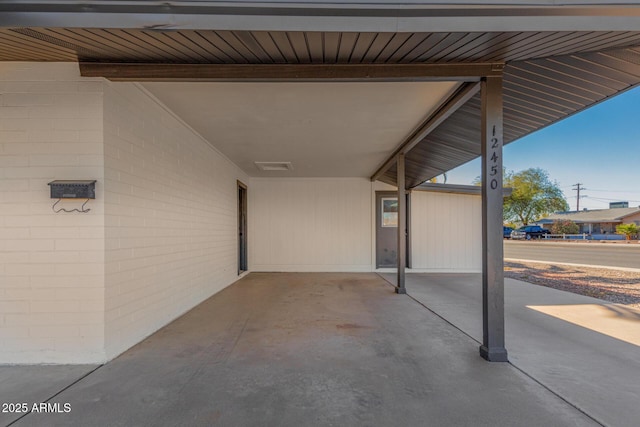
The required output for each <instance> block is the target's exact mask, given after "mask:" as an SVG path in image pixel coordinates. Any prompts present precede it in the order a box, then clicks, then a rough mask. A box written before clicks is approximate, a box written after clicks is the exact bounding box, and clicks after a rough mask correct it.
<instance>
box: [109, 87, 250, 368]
mask: <svg viewBox="0 0 640 427" xmlns="http://www.w3.org/2000/svg"><path fill="white" fill-rule="evenodd" d="M104 123H105V133H104V152H105V239H106V242H105V243H106V258H105V268H106V276H105V304H106V318H105V334H106V335H105V340H106V350H107V357H108V358H112V357H114V356H116V355H118V354H119V353H121V352H122V351H124V350H126V349H127V348H129V347H130V346H132V345H134V344H136V343H137V342H139V341H140V340H141V339H143V338H144V337H146V336H147V335H149V334H151V333H152V332H154V331H156V330H157V329H158V328H159V327H160V326H163V325H165V324H167V323H168V322H170V321H171V320H173V319H175V318H176V317H178V316H179V315H181V314H182V313H184V312H186V311H187V310H189V309H191V308H192V307H194V306H195V305H197V304H198V303H200V302H201V301H203V300H204V299H206V298H208V297H209V296H211V295H213V294H214V293H216V292H218V291H219V290H221V289H223V288H224V287H226V286H227V285H229V284H230V283H232V282H234V281H235V280H236V279H237V277H238V276H237V269H238V264H237V262H238V261H237V260H238V255H237V242H238V234H237V233H238V231H237V230H238V228H237V203H238V192H237V180H240V181H242V182H244V183H245V184H249V179H248V177H247V176H246V175H245V174H244V173H242V172H241V171H240V169H239V168H238V167H236V166H235V165H234V164H233V163H231V162H230V161H229V160H228V159H227V158H226V157H224V156H222V155H221V154H220V153H219V152H217V151H216V150H214V149H213V148H212V147H211V145H210V144H209V143H208V142H207V141H205V140H204V139H203V138H202V137H201V136H199V135H198V134H197V133H195V132H194V131H193V130H192V129H191V128H189V127H188V126H187V125H186V124H185V123H183V122H182V121H181V119H179V118H178V117H176V116H175V115H173V114H172V113H171V112H170V111H169V110H167V109H165V108H164V107H163V105H162V104H161V103H159V101H156V100H155V99H154V98H153V97H152V96H151V95H150V94H148V93H147V92H146V91H145V90H144V89H143V88H142V87H141V86H139V85H136V84H132V83H110V82H105V93H104ZM252 191H253V188H252V187H251V186H249V193H251V192H252Z"/></svg>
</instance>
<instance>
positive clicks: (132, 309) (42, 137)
mask: <svg viewBox="0 0 640 427" xmlns="http://www.w3.org/2000/svg"><path fill="white" fill-rule="evenodd" d="M55 179H96V180H97V181H98V182H97V184H96V199H95V200H91V201H90V202H89V203H88V204H87V207H88V208H90V209H91V211H90V212H88V213H77V212H76V213H63V212H60V213H57V214H56V213H54V212H53V211H52V210H51V206H52V204H53V202H54V201H55V200H52V199H50V197H49V187H48V186H47V183H48V182H50V181H52V180H55ZM237 179H240V180H242V181H244V182H245V183H246V182H248V177H247V176H246V175H244V174H243V173H242V172H241V171H240V170H239V169H238V168H237V167H236V166H235V165H233V164H232V163H231V162H230V161H229V160H228V159H226V158H225V157H224V156H222V155H221V154H220V153H219V152H217V151H216V150H215V149H213V148H212V147H211V146H210V145H209V144H208V143H207V141H205V140H204V139H202V138H201V137H200V136H199V135H198V134H197V133H195V132H194V131H193V130H191V129H190V128H189V127H188V126H187V125H186V124H184V123H183V122H182V121H181V120H180V119H179V118H177V117H175V116H174V115H173V114H172V113H171V112H170V111H168V110H166V109H165V108H164V107H163V106H162V105H161V104H160V103H159V102H157V101H156V100H155V99H154V98H153V97H152V96H151V95H149V94H147V93H146V92H145V91H144V90H143V89H142V88H141V87H140V86H138V85H135V84H124V83H123V84H114V83H110V82H108V81H106V80H103V79H85V78H81V77H80V76H79V72H78V66H77V64H68V63H57V64H56V63H51V64H43V63H0V363H101V362H104V361H106V360H109V359H111V358H113V357H115V356H117V355H118V354H119V353H121V352H122V351H124V350H126V349H127V348H129V347H130V346H132V345H134V344H136V343H137V342H139V341H140V340H141V339H143V338H144V337H146V336H147V335H149V334H151V333H153V332H154V331H156V330H158V329H159V328H161V327H162V326H164V325H165V324H167V323H168V322H170V321H171V320H173V319H175V318H176V317H178V316H179V315H181V314H182V313H184V312H185V311H187V310H189V309H190V308H192V307H194V306H195V305H197V304H198V303H200V302H201V301H203V300H204V299H206V298H207V297H209V296H211V295H212V294H214V293H216V292H217V291H219V290H220V289H222V288H224V287H225V286H227V285H229V284H231V283H233V282H234V281H235V280H236V279H237V247H236V242H237V210H236V209H237V190H236V180H237ZM250 191H251V189H250ZM61 205H62V207H65V208H67V209H72V208H75V207H79V206H80V205H81V202H80V203H78V202H76V201H66V200H65V201H62V202H61Z"/></svg>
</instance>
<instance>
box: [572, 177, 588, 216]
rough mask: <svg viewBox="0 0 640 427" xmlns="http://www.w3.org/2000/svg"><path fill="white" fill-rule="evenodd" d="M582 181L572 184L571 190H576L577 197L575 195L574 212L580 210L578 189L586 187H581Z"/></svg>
mask: <svg viewBox="0 0 640 427" xmlns="http://www.w3.org/2000/svg"><path fill="white" fill-rule="evenodd" d="M582 185H583V184H582V183H580V182H579V183H577V184H573V191H577V192H578V197H576V212H580V190H586V188H584V187H582Z"/></svg>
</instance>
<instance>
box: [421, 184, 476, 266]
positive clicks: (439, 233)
mask: <svg viewBox="0 0 640 427" xmlns="http://www.w3.org/2000/svg"><path fill="white" fill-rule="evenodd" d="M411 203H412V209H411V233H412V237H411V250H412V268H413V269H414V270H418V271H423V270H424V271H434V272H480V271H481V269H482V260H481V255H482V228H481V227H482V216H481V215H482V211H481V208H482V199H481V197H480V196H477V195H466V194H455V193H437V192H426V191H414V192H413V193H412V195H411Z"/></svg>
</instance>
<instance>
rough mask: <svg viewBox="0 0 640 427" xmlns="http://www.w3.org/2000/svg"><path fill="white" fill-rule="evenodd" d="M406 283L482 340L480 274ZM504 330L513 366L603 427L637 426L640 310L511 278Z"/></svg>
mask: <svg viewBox="0 0 640 427" xmlns="http://www.w3.org/2000/svg"><path fill="white" fill-rule="evenodd" d="M385 278H387V279H388V280H389V281H391V282H393V281H395V276H394V275H385ZM406 283H407V292H408V294H409V295H410V296H411V297H413V298H415V299H416V300H417V301H420V302H421V303H423V304H424V305H425V306H427V307H428V308H429V309H430V310H432V311H433V312H434V313H437V314H438V315H439V316H442V317H443V318H444V319H446V320H447V321H449V322H451V324H453V325H455V326H456V327H457V328H459V329H460V330H461V331H464V333H466V334H468V335H469V336H470V337H472V338H473V339H475V340H476V341H478V342H480V341H481V340H482V305H481V301H482V278H481V276H480V275H479V274H409V275H407V279H406ZM505 332H506V347H507V351H508V352H509V360H510V362H511V363H512V364H513V365H514V366H515V367H517V368H518V369H520V370H522V371H523V372H524V373H526V374H527V375H529V376H531V377H532V378H534V379H535V380H536V381H538V382H540V383H541V384H542V385H544V386H545V387H547V388H548V389H549V390H551V391H553V392H554V393H556V394H557V395H558V396H561V397H562V398H563V399H565V400H566V401H568V402H570V403H571V404H572V405H574V406H575V407H576V408H580V409H581V410H582V411H584V412H585V413H587V414H589V415H590V416H591V417H593V418H594V419H596V420H597V421H598V422H600V423H601V424H602V425H607V426H620V427H624V426H629V427H637V426H638V425H640V422H639V420H640V405H639V404H638V403H639V402H640V310H635V309H633V308H629V307H626V306H623V305H619V304H612V303H608V302H607V301H603V300H599V299H595V298H590V297H585V296H582V295H576V294H573V293H569V292H563V291H559V290H556V289H551V288H546V287H542V286H536V285H532V284H529V283H525V282H521V281H517V280H512V279H506V280H505Z"/></svg>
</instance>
